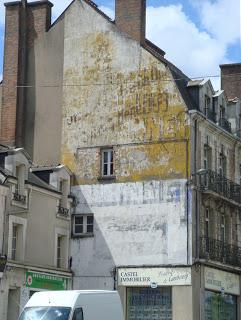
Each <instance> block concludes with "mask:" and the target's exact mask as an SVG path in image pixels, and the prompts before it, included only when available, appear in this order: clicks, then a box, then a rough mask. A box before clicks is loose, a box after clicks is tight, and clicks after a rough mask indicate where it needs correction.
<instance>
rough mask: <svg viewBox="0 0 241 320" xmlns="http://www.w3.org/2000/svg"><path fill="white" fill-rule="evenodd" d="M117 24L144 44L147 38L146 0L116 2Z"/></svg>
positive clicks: (117, 0)
mask: <svg viewBox="0 0 241 320" xmlns="http://www.w3.org/2000/svg"><path fill="white" fill-rule="evenodd" d="M115 24H116V26H117V27H118V28H119V29H120V30H121V31H123V32H125V33H127V34H128V35H129V36H130V37H131V38H132V39H134V40H136V41H138V42H139V43H140V44H143V43H144V42H145V38H146V0H116V2H115Z"/></svg>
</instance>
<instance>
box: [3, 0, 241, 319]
mask: <svg viewBox="0 0 241 320" xmlns="http://www.w3.org/2000/svg"><path fill="white" fill-rule="evenodd" d="M51 6H52V4H51V3H50V2H49V1H36V2H31V3H26V2H25V1H21V2H20V1H17V2H13V3H9V4H7V5H6V30H9V32H8V31H7V33H6V38H5V48H6V49H5V64H4V76H3V91H2V95H3V100H2V112H1V115H2V116H1V122H2V125H1V128H2V129H1V130H2V131H1V141H2V142H5V143H7V144H14V145H17V146H18V145H21V146H22V145H23V146H24V147H25V148H26V150H27V151H28V152H29V153H30V154H31V157H33V159H34V161H35V162H36V163H40V164H42V165H43V168H45V169H46V170H43V172H42V173H41V174H40V175H41V176H39V175H38V177H39V178H41V179H42V180H44V179H45V174H46V172H48V170H49V167H46V165H51V164H52V163H55V164H56V165H57V164H58V163H59V162H61V163H64V164H65V165H66V166H68V167H69V168H70V169H71V171H72V172H73V174H74V177H73V179H72V188H71V190H72V193H73V195H74V196H75V206H74V208H73V211H72V214H71V216H72V219H71V227H72V231H71V244H70V256H71V261H72V271H73V273H74V277H73V287H74V288H75V289H116V290H118V291H119V293H120V296H121V299H122V303H123V309H124V314H125V318H126V320H130V319H132V320H133V319H140V318H142V319H143V320H144V319H146V320H150V318H151V317H152V318H154V319H158V320H164V319H165V320H166V319H173V320H182V319H183V320H189V319H190V320H191V319H192V320H197V319H199V320H203V319H205V320H209V319H216V318H217V319H219V320H236V319H239V318H240V272H241V261H240V236H241V234H240V232H241V230H240V201H241V200H240V199H241V194H240V193H241V188H240V174H241V169H240V168H241V166H240V165H241V159H240V157H241V140H240V98H241V97H240V95H239V92H238V89H237V91H236V92H233V91H232V95H231V94H230V91H229V89H230V88H231V89H232V90H233V88H234V87H237V88H239V85H238V84H239V81H240V72H239V71H238V70H239V64H237V65H236V67H235V66H232V67H231V66H230V67H228V66H222V90H221V91H218V92H215V91H214V89H213V87H212V84H211V82H210V81H207V80H202V79H201V80H198V81H193V80H191V79H189V78H188V77H187V76H186V75H185V74H183V73H182V72H181V70H179V69H178V68H177V67H176V66H174V65H173V64H172V63H171V62H169V61H168V60H167V59H166V58H165V52H164V51H163V50H162V49H160V48H158V47H156V46H155V45H154V44H153V43H151V42H150V41H149V40H148V39H146V37H145V15H146V1H144V0H128V1H127V0H122V1H121V0H116V17H115V21H112V20H111V19H110V18H109V17H107V16H106V15H105V14H104V13H103V12H101V11H100V10H99V8H98V7H97V5H96V4H95V3H93V2H92V1H88V0H74V1H73V2H72V3H71V4H70V6H69V7H68V8H67V9H66V10H65V11H64V13H63V14H62V15H61V16H60V17H59V18H58V19H57V20H56V21H55V22H54V23H53V24H52V25H51V24H50V16H51ZM18 17H25V19H20V20H18V21H19V23H18V24H16V23H13V22H15V21H16V19H17V18H18ZM30 18H31V19H30ZM160 23H161V22H160ZM15 28H17V31H18V32H14V31H16V29H15ZM13 37H14V38H13ZM12 46H14V50H15V54H13V52H14V51H13V50H12ZM22 46H23V47H24V48H25V50H23V49H22V48H23V47H22ZM10 48H11V54H13V56H10V52H9V51H8V50H10ZM10 57H11V68H14V69H11V68H10V67H9V66H10V62H9V61H10ZM13 62H14V63H13ZM23 66H24V68H25V71H24V72H23V71H22V70H23ZM227 73H229V75H228V76H227ZM230 74H232V76H230ZM230 78H232V85H230V82H229V80H228V79H230ZM16 83H17V84H18V85H17V92H16V85H15V84H16ZM235 83H236V84H237V86H236V85H234V84H235ZM21 84H26V85H27V86H24V85H23V86H21ZM14 85H15V86H14ZM26 87H27V89H26ZM13 88H15V89H13ZM231 89H230V90H231ZM11 90H13V91H11ZM6 121H10V122H9V123H8V128H10V129H8V130H7V126H6V125H5V124H6ZM50 168H51V167H50ZM33 172H34V171H33ZM34 173H35V175H36V172H34ZM45 182H46V181H45ZM47 183H49V180H47ZM64 189H65V188H64Z"/></svg>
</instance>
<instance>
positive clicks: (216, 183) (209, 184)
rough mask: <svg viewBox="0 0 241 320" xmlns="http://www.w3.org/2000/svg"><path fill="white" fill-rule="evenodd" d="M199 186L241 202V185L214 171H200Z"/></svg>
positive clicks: (198, 175) (203, 189)
mask: <svg viewBox="0 0 241 320" xmlns="http://www.w3.org/2000/svg"><path fill="white" fill-rule="evenodd" d="M197 186H198V188H199V189H200V190H201V191H203V192H205V191H213V192H216V193H217V194H219V195H221V196H223V197H225V198H227V199H230V200H232V201H235V202H237V203H239V204H241V186H240V185H239V184H237V183H234V182H233V181H231V180H229V179H227V178H225V177H224V176H222V175H220V174H218V173H216V172H214V171H211V170H203V172H200V173H198V174H197Z"/></svg>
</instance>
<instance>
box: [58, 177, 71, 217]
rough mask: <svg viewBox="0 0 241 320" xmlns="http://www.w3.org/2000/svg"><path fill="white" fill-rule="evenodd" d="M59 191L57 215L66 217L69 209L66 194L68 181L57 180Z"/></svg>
mask: <svg viewBox="0 0 241 320" xmlns="http://www.w3.org/2000/svg"><path fill="white" fill-rule="evenodd" d="M59 191H60V192H61V193H62V194H61V199H60V200H59V204H58V214H60V215H61V216H65V217H68V215H69V208H68V193H69V182H68V180H63V179H60V180H59Z"/></svg>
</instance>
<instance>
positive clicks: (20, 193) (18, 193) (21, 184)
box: [13, 164, 26, 205]
mask: <svg viewBox="0 0 241 320" xmlns="http://www.w3.org/2000/svg"><path fill="white" fill-rule="evenodd" d="M15 173H16V179H17V183H16V185H15V189H14V190H13V200H14V201H15V202H17V203H18V204H21V205H26V193H25V165H24V164H20V165H17V166H16V171H15ZM15 204H16V203H15Z"/></svg>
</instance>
